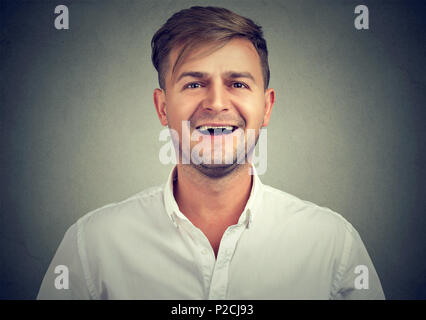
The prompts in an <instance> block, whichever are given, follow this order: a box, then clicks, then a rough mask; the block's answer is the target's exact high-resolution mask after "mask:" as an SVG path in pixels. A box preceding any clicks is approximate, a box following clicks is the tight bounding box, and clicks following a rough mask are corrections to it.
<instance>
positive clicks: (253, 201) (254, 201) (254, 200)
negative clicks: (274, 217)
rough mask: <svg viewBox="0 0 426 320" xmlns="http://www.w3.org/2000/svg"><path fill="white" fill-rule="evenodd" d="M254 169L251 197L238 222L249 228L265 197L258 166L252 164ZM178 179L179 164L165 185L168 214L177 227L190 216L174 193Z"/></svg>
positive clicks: (171, 172)
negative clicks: (174, 184) (181, 207)
mask: <svg viewBox="0 0 426 320" xmlns="http://www.w3.org/2000/svg"><path fill="white" fill-rule="evenodd" d="M251 168H252V170H253V184H252V188H251V192H250V197H249V199H248V201H247V203H246V206H245V208H244V210H243V212H242V213H241V216H240V218H239V220H238V224H245V225H246V226H247V228H249V227H250V226H251V225H252V223H253V218H254V216H255V214H256V212H257V211H259V210H258V208H259V206H260V204H261V200H262V197H263V184H262V182H261V181H260V178H259V176H258V175H257V172H256V168H255V167H254V166H253V165H251ZM176 179H177V166H174V167H173V169H172V170H171V171H170V174H169V177H168V179H167V182H166V184H165V185H164V190H163V192H164V204H165V208H166V212H167V215H168V216H169V218H170V219H171V220H172V222H173V224H174V225H175V226H176V227H177V226H178V224H179V221H180V220H188V218H187V217H186V216H185V215H184V214H183V213H182V212H181V211H180V210H179V207H178V204H177V202H176V200H175V197H174V195H173V182H174V181H176Z"/></svg>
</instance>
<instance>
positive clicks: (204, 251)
mask: <svg viewBox="0 0 426 320" xmlns="http://www.w3.org/2000/svg"><path fill="white" fill-rule="evenodd" d="M207 253H209V250H207V249H203V250H201V254H203V255H206V254H207Z"/></svg>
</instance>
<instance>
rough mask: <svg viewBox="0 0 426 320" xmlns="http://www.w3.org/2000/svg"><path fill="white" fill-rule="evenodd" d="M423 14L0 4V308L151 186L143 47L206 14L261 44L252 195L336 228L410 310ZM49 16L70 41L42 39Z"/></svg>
mask: <svg viewBox="0 0 426 320" xmlns="http://www.w3.org/2000/svg"><path fill="white" fill-rule="evenodd" d="M424 3H425V2H424V1H422V2H420V1H419V2H417V1H374V2H370V1H367V2H365V1H243V0H238V1H155V2H154V1H152V2H148V1H75V0H74V1H53V2H52V1H3V0H2V1H1V5H0V6H1V11H0V12H1V30H0V32H1V33H0V45H1V51H0V61H1V62H0V71H1V78H0V90H1V91H0V92H1V95H0V97H1V100H0V108H1V109H0V110H1V115H0V116H1V119H0V121H1V122H0V134H1V135H0V137H1V140H0V141H1V167H0V170H1V208H0V219H1V220H0V241H1V242H0V243H1V244H0V246H1V248H0V298H3V299H34V298H35V297H36V294H37V292H38V288H39V286H40V283H41V280H42V277H43V275H44V273H45V271H46V269H47V267H48V264H49V263H50V260H51V258H52V257H53V255H54V253H55V250H56V249H57V246H58V245H59V242H60V241H61V239H62V237H63V235H64V232H65V231H66V229H67V228H68V227H69V226H70V225H71V224H73V223H74V222H75V221H76V220H77V219H78V218H79V217H81V216H82V215H84V214H85V213H87V212H89V211H91V210H94V209H96V208H98V207H100V206H103V205H105V204H107V203H111V202H117V201H120V200H123V199H125V198H127V197H128V196H131V195H133V194H135V193H137V192H139V191H141V190H143V189H144V188H146V187H150V186H153V185H159V184H161V183H163V182H164V181H165V180H166V178H167V175H168V172H169V170H170V169H171V166H164V165H162V164H161V163H160V162H159V160H158V152H159V149H160V147H161V146H162V145H163V142H160V141H159V140H158V135H159V133H160V130H161V129H162V127H161V125H160V123H159V121H158V119H157V116H156V113H155V109H154V105H153V99H152V92H153V89H154V88H156V87H157V82H156V81H157V74H156V72H155V70H154V68H153V66H152V65H151V61H150V54H151V50H150V40H151V37H152V35H153V34H154V32H155V31H156V30H157V29H158V28H159V27H160V26H161V25H162V24H163V23H164V22H165V21H166V19H167V18H168V17H169V16H170V15H171V14H172V13H174V12H176V11H178V10H180V9H183V8H187V7H189V6H190V5H195V4H201V5H207V4H214V5H217V6H224V7H226V8H229V9H231V10H234V11H235V12H237V13H239V14H241V15H244V16H247V17H250V18H252V19H253V20H254V21H255V22H257V23H259V24H261V25H262V26H263V28H264V32H265V37H266V40H267V42H268V47H269V51H270V68H271V85H270V86H271V87H273V88H275V90H276V92H277V101H276V104H275V107H274V109H273V113H272V120H271V123H270V126H269V127H268V170H267V172H266V174H265V175H263V176H262V177H261V178H262V180H263V182H264V183H266V184H269V185H272V186H274V187H276V188H279V189H282V190H284V191H286V192H289V193H291V194H294V195H296V196H298V197H300V198H302V199H305V200H309V201H311V202H314V203H317V204H319V205H322V206H326V207H329V208H331V209H333V210H334V211H337V212H339V213H340V214H342V215H343V216H344V217H345V218H346V219H347V220H349V221H350V222H351V223H352V224H353V225H354V226H355V228H356V229H357V230H358V231H359V233H360V235H361V237H362V239H363V240H364V243H365V245H366V247H367V249H368V251H369V253H370V256H371V258H372V260H373V262H374V264H375V266H376V269H377V272H378V274H379V276H380V278H381V281H382V285H383V289H384V291H385V294H386V296H387V298H389V299H426V278H425V277H426V241H425V240H426V236H425V226H426V221H425V212H426V210H425V209H426V208H425V200H424V199H425V181H426V176H425V166H424V162H425V125H424V123H425V95H426V94H425V89H426V88H425V74H426V68H425V59H424V58H425V56H426V47H425V39H426V37H425V22H424V12H425V11H426V10H425V9H426V7H425V4H424ZM58 4H66V5H68V8H69V10H70V30H62V31H58V30H56V29H55V28H54V25H53V22H54V17H55V15H54V8H55V6H56V5H58ZM357 4H367V5H368V7H369V9H370V30H368V31H358V30H356V29H355V28H354V25H353V21H354V17H355V14H354V8H355V6H356V5H357Z"/></svg>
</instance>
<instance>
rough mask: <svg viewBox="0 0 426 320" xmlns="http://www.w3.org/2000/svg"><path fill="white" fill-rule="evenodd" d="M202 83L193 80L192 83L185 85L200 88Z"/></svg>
mask: <svg viewBox="0 0 426 320" xmlns="http://www.w3.org/2000/svg"><path fill="white" fill-rule="evenodd" d="M200 87H201V84H200V83H198V82H192V83H188V84H187V85H185V87H184V89H197V88H200Z"/></svg>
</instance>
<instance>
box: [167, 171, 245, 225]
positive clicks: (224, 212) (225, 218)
mask: <svg viewBox="0 0 426 320" xmlns="http://www.w3.org/2000/svg"><path fill="white" fill-rule="evenodd" d="M249 169H250V164H241V165H239V166H238V167H237V168H236V169H235V170H233V171H232V172H231V173H229V174H228V175H226V176H224V177H221V178H210V177H208V176H205V175H203V174H202V173H201V172H199V171H198V170H197V169H196V168H194V167H192V166H191V165H182V164H178V165H177V176H178V178H177V182H176V184H175V186H174V188H173V193H174V196H175V199H176V202H177V204H178V206H179V209H180V211H181V212H182V213H183V214H184V215H185V216H186V217H187V218H188V219H189V220H191V221H192V222H194V221H198V222H200V221H203V222H207V223H209V224H210V223H215V222H217V223H226V224H229V225H230V224H235V223H237V222H238V219H239V217H240V215H241V213H242V212H243V210H244V207H245V205H246V203H247V200H248V198H249V196H250V192H251V188H252V175H250V174H249Z"/></svg>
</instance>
